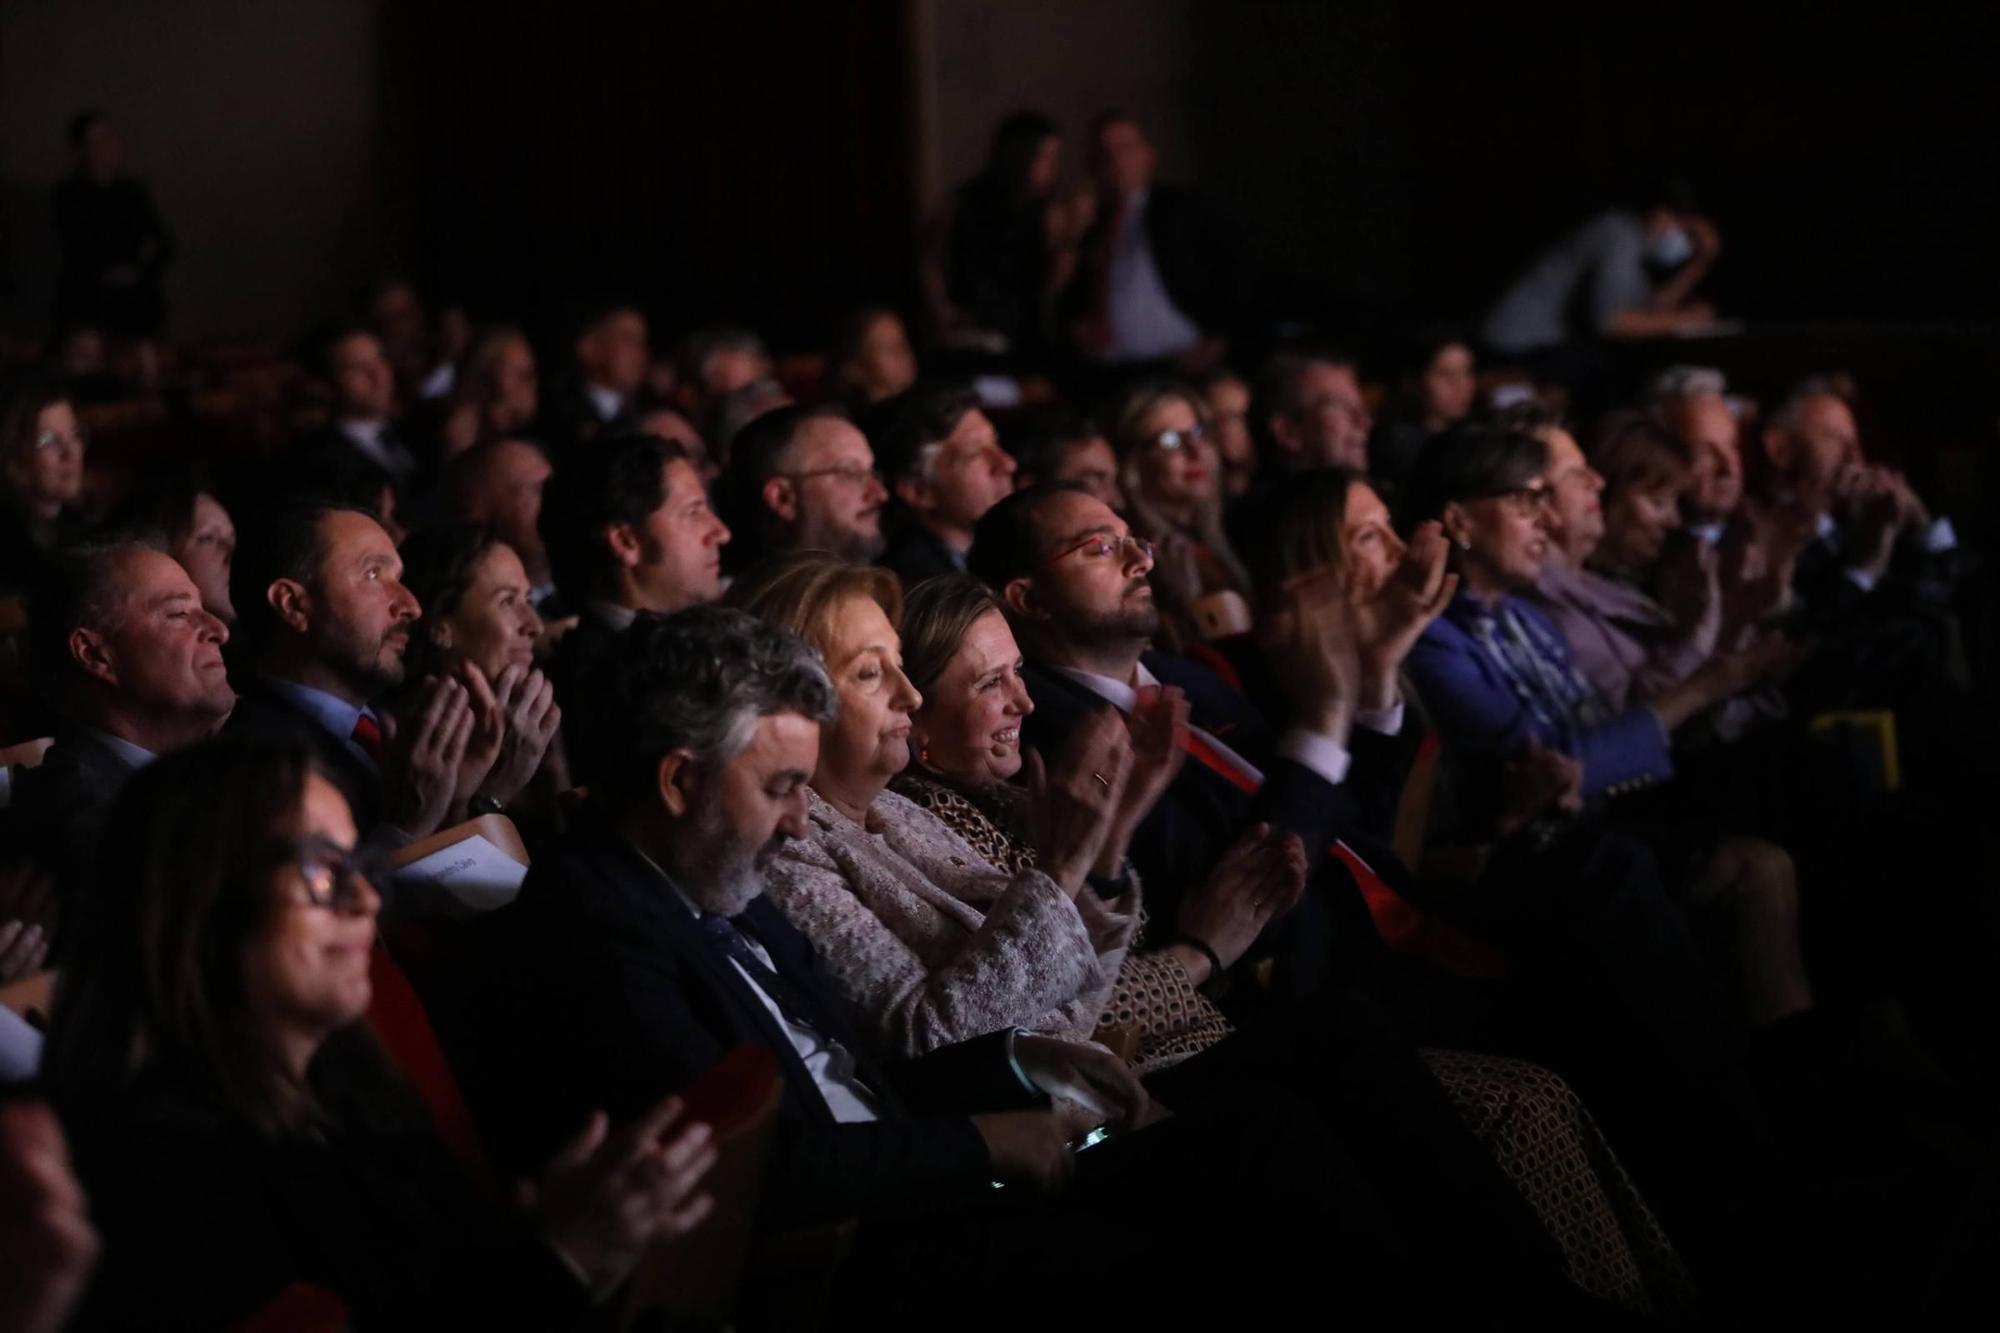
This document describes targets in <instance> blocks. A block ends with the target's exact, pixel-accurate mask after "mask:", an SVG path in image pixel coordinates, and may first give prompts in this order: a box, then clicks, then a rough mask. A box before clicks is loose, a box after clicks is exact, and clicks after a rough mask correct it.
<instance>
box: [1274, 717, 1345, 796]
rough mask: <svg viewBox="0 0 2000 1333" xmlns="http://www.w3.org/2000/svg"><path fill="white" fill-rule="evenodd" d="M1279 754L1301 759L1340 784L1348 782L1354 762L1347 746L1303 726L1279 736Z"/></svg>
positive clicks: (1302, 762) (1328, 779)
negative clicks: (1348, 769)
mask: <svg viewBox="0 0 2000 1333" xmlns="http://www.w3.org/2000/svg"><path fill="white" fill-rule="evenodd" d="M1278 754H1279V755H1280V756H1281V757H1283V758H1286V759H1293V760H1297V761H1298V762H1299V763H1301V764H1304V765H1305V766H1306V767H1307V768H1310V769H1311V770H1312V771H1313V772H1315V773H1317V774H1319V775H1320V776H1321V777H1323V778H1325V779H1326V780H1327V781H1328V782H1330V783H1332V784H1333V785H1334V786H1336V787H1338V786H1339V785H1340V784H1341V783H1343V782H1345V781H1347V767H1348V765H1349V764H1350V763H1352V762H1353V760H1352V759H1351V758H1350V756H1349V755H1348V753H1347V747H1346V746H1345V745H1342V744H1341V743H1340V742H1339V741H1337V740H1334V739H1333V738H1332V737H1331V736H1322V735H1321V734H1320V733H1319V732H1317V731H1307V730H1305V729H1304V728H1303V727H1294V728H1293V729H1292V730H1290V731H1288V732H1286V733H1285V734H1284V735H1282V736H1280V737H1279V738H1278Z"/></svg>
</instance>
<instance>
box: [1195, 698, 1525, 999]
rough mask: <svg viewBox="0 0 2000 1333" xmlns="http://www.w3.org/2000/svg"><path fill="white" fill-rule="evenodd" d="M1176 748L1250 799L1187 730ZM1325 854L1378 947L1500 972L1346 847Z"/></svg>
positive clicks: (1482, 950)
mask: <svg viewBox="0 0 2000 1333" xmlns="http://www.w3.org/2000/svg"><path fill="white" fill-rule="evenodd" d="M1181 748H1182V749H1184V750H1186V751H1187V752H1188V754H1189V755H1190V756H1191V757H1192V758H1193V759H1194V760H1195V761H1196V762H1198V763H1199V764H1201V766H1202V767H1204V768H1206V769H1208V770H1209V771H1210V772H1211V773H1214V774H1216V775H1217V776H1218V777H1220V778H1222V779H1223V780H1224V781H1226V782H1227V783H1229V785H1230V786H1232V787H1235V788H1236V789H1237V790H1239V791H1241V792H1244V793H1246V794H1247V795H1251V796H1254V795H1256V794H1257V788H1258V787H1259V786H1261V785H1262V784H1260V783H1258V782H1257V781H1255V780H1254V779H1252V778H1251V776H1250V775H1249V774H1248V773H1245V772H1244V771H1243V770H1242V769H1241V768H1239V767H1238V766H1237V765H1235V764H1232V763H1230V762H1229V761H1228V760H1227V759H1225V758H1223V756H1222V755H1221V753H1220V752H1218V751H1217V750H1216V748H1215V746H1213V745H1212V744H1210V743H1209V741H1208V738H1207V737H1206V736H1202V735H1197V734H1196V733H1195V732H1194V731H1192V730H1190V731H1189V732H1188V733H1187V739H1186V740H1185V741H1183V742H1182V745H1181ZM1327 853H1328V854H1329V855H1331V856H1333V857H1334V858H1335V859H1336V860H1338V861H1339V862H1340V863H1341V864H1342V865H1343V866H1346V867H1347V873H1348V874H1349V875H1351V876H1352V877H1353V879H1354V887H1355V888H1356V889H1358V890H1360V892H1361V901H1362V902H1363V903H1365V904H1366V905H1367V907H1368V915H1369V917H1370V918H1371V919H1373V921H1374V922H1375V929H1376V931H1377V932H1379V933H1380V934H1381V936H1382V942H1383V943H1384V944H1386V945H1388V946H1389V948H1390V949H1392V950H1394V951H1395V952H1397V953H1401V954H1408V955H1413V956H1416V957H1420V958H1424V959H1427V960H1429V961H1430V962H1433V963H1435V964H1437V965H1438V966H1439V967H1442V968H1444V969H1445V970H1446V971H1448V972H1455V973H1457V974H1459V975H1460V976H1474V977H1478V976H1488V977H1490V976H1497V975H1499V974H1500V972H1501V971H1502V970H1504V964H1503V963H1502V962H1501V960H1500V958H1499V956H1498V955H1497V954H1496V953H1495V952H1494V951H1493V950H1492V948H1490V947H1489V946H1488V945H1487V944H1486V943H1485V942H1484V941H1482V940H1479V939H1477V938H1475V937H1473V936H1470V935H1467V934H1465V933H1464V932H1463V931H1460V930H1459V929H1458V928H1457V927H1455V926H1453V925H1451V924H1449V923H1448V922H1444V921H1439V920H1436V919H1434V918H1432V917H1431V916H1429V915H1428V914H1426V913H1425V911H1424V910H1423V909H1422V908H1421V907H1418V906H1417V905H1416V904H1415V903H1413V902H1411V901H1410V900H1409V899H1407V898H1405V897H1403V895H1402V894H1400V893H1397V892H1396V890H1395V889H1393V888H1391V887H1390V886H1389V883H1388V881H1386V880H1384V879H1383V878H1382V877H1381V876H1380V875H1378V874H1376V873H1375V870H1374V867H1372V866H1370V865H1369V864H1368V863H1367V862H1366V861H1364V860H1362V859H1361V856H1360V854H1359V853H1357V852H1356V851H1355V850H1354V849H1353V848H1352V847H1349V846H1348V845H1347V844H1346V843H1344V842H1342V841H1341V840H1340V839H1338V838H1335V839H1334V840H1333V845H1332V846H1330V847H1328V848H1327Z"/></svg>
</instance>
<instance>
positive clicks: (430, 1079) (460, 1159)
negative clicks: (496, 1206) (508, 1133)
mask: <svg viewBox="0 0 2000 1333" xmlns="http://www.w3.org/2000/svg"><path fill="white" fill-rule="evenodd" d="M368 975H369V979H370V980H371V981H372V982H373V983H374V995H373V997H372V998H371V999H370V1000H369V1003H368V1025H369V1026H370V1027H371V1028H373V1029H374V1030H375V1037H376V1040H377V1041H379V1042H381V1044H382V1049H383V1051H384V1052H385V1053H386V1054H387V1055H388V1057H389V1060H390V1063H392V1064H394V1065H395V1066H396V1069H397V1071H398V1072H400V1073H401V1074H402V1076H403V1079H404V1081H405V1082H407V1083H408V1084H409V1085H410V1087H411V1089H412V1090H413V1091H415V1092H416V1094H417V1096H418V1098H419V1099H421V1100H422V1102H423V1104H424V1107H425V1109H427V1110H428V1111H429V1112H430V1116H431V1123H432V1124H433V1125H434V1126H435V1127H436V1129H437V1132H438V1137H439V1138H441V1139H443V1140H444V1146H445V1148H446V1149H447V1150H448V1151H449V1152H450V1153H451V1155H452V1159H453V1160H454V1161H456V1162H457V1163H458V1165H459V1167H460V1169H461V1170H463V1171H464V1172H465V1174H466V1176H467V1178H468V1179H470V1180H471V1181H472V1183H473V1185H474V1186H475V1187H477V1188H478V1189H479V1190H480V1191H481V1192H482V1193H484V1194H485V1195H486V1196H487V1197H488V1198H490V1199H492V1200H494V1201H495V1202H498V1201H499V1200H500V1198H501V1194H500V1188H499V1181H498V1178H497V1177H496V1176H495V1175H494V1173H493V1163H492V1160H491V1159H490V1158H489V1157H488V1156H487V1155H486V1148H485V1145H484V1144H482V1143H481V1142H480V1140H479V1131H478V1129H477V1128H476V1127H475V1126H474V1124H473V1121H472V1112H471V1110H470V1109H469V1108H468V1107H467V1105H466V1102H465V1094H464V1092H463V1091H462V1090H461V1089H460V1087H459V1084H458V1075H457V1074H455V1073H454V1072H453V1071H452V1068H451V1064H450V1062H449V1061H447V1060H446V1059H445V1057H444V1048H443V1047H441V1046H439V1045H438V1039H437V1033H436V1031H435V1030H434V1029H433V1028H432V1027H431V1020H430V1015H429V1014H428V1013H426V1012H425V1011H424V1003H423V1000H422V999H420V998H419V997H418V995H417V991H416V987H414V986H412V985H411V984H410V979H409V978H408V977H407V976H405V975H404V974H403V969H402V968H400V967H398V966H397V965H396V961H395V960H394V959H393V958H391V957H390V956H389V951H388V950H387V949H386V948H384V947H383V946H382V945H381V943H380V942H379V941H378V942H377V943H376V945H375V954H374V957H373V958H372V959H371V961H370V964H369V969H368Z"/></svg>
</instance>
